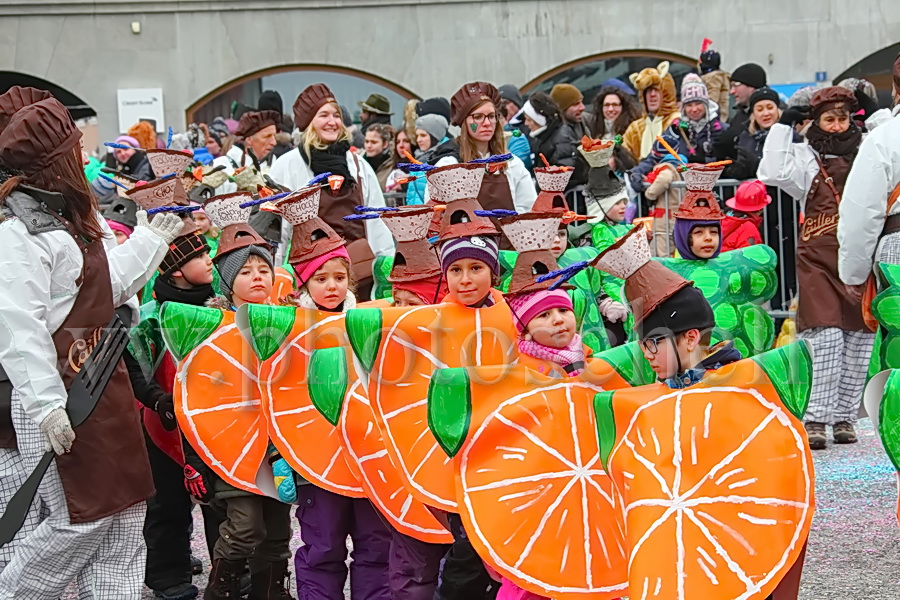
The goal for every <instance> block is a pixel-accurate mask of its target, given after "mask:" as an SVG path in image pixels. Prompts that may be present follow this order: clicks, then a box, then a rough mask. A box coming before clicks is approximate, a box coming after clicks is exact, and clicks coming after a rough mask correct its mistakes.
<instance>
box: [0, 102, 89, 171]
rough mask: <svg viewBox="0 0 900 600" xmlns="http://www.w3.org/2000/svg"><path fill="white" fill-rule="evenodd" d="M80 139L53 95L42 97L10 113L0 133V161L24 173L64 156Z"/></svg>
mask: <svg viewBox="0 0 900 600" xmlns="http://www.w3.org/2000/svg"><path fill="white" fill-rule="evenodd" d="M80 139H81V132H80V131H79V130H78V128H77V127H76V126H75V122H74V121H72V117H71V115H69V111H68V110H66V107H65V106H63V105H62V104H61V103H60V101H59V100H57V99H56V98H53V97H50V98H44V99H43V100H39V101H37V102H35V103H33V104H29V105H28V106H25V107H23V108H21V109H19V110H18V111H16V112H15V114H13V116H12V117H11V118H10V119H9V122H8V123H7V125H6V127H5V128H4V129H3V132H2V134H0V162H2V163H3V164H4V165H6V166H7V167H11V168H13V169H17V170H19V171H22V172H23V173H24V174H25V175H26V176H30V175H34V174H35V173H37V172H38V171H40V170H41V169H44V168H45V167H47V165H50V164H52V163H54V162H55V161H56V160H58V159H59V158H61V157H62V156H65V155H66V153H68V152H70V151H71V150H72V148H74V147H75V146H76V144H78V141H79V140H80Z"/></svg>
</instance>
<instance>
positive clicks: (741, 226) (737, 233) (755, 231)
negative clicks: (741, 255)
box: [722, 215, 763, 252]
mask: <svg viewBox="0 0 900 600" xmlns="http://www.w3.org/2000/svg"><path fill="white" fill-rule="evenodd" d="M761 223H762V218H758V219H754V218H753V217H737V216H733V215H729V216H727V217H725V219H723V220H722V252H728V251H729V250H737V249H738V248H746V247H747V246H754V245H756V244H761V243H762V239H763V238H762V234H761V233H760V232H759V226H760V224H761Z"/></svg>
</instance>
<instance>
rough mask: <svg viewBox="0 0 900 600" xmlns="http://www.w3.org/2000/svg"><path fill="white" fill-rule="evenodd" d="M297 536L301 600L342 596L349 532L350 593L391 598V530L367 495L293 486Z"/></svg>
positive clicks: (359, 598)
mask: <svg viewBox="0 0 900 600" xmlns="http://www.w3.org/2000/svg"><path fill="white" fill-rule="evenodd" d="M297 493H298V496H299V501H300V506H299V507H298V508H297V520H298V521H299V522H300V539H301V540H303V544H304V545H303V546H301V547H300V548H299V549H298V550H297V554H296V556H295V557H294V568H295V569H296V571H297V592H298V595H299V597H300V600H344V583H345V582H346V581H347V536H350V539H352V540H353V552H352V554H351V558H352V559H353V562H352V563H350V597H351V598H352V599H353V600H391V594H390V590H389V589H388V556H389V554H390V547H391V533H390V530H389V529H388V528H387V526H386V525H385V524H384V522H383V521H382V520H381V517H380V516H379V515H378V513H377V512H376V511H375V507H374V506H372V503H371V502H369V500H368V499H367V498H347V497H344V496H339V495H338V494H334V493H332V492H329V491H326V490H323V489H321V488H318V487H316V486H314V485H302V486H299V487H298V488H297Z"/></svg>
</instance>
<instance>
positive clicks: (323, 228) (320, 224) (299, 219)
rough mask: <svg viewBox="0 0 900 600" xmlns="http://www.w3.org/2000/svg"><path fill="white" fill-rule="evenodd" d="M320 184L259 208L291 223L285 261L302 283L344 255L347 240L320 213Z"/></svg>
mask: <svg viewBox="0 0 900 600" xmlns="http://www.w3.org/2000/svg"><path fill="white" fill-rule="evenodd" d="M321 195H322V186H321V185H318V184H316V185H311V186H308V187H305V188H301V189H299V190H297V191H296V192H294V193H292V194H290V195H288V196H285V197H284V198H281V199H279V200H276V201H275V202H272V203H266V204H263V205H262V206H261V207H260V208H261V209H262V210H268V211H272V212H276V213H278V214H280V215H281V216H282V217H284V219H286V220H287V221H288V223H290V224H291V225H292V226H293V233H292V235H291V253H290V255H289V256H288V262H289V263H290V264H291V266H292V267H293V268H294V271H295V272H296V273H297V277H298V278H299V279H300V283H301V285H302V284H304V283H306V281H307V280H308V279H309V278H310V277H311V276H312V274H313V273H315V272H316V269H318V268H319V267H321V266H322V265H323V264H325V263H326V262H327V261H329V260H331V259H332V258H338V257H341V258H346V259H347V260H348V261H349V260H350V255H349V254H348V253H347V248H346V242H345V241H344V238H342V237H341V236H339V235H338V234H337V233H336V232H335V231H334V229H332V228H331V227H330V226H329V225H328V223H326V222H325V221H323V220H322V218H321V217H319V200H320V198H321Z"/></svg>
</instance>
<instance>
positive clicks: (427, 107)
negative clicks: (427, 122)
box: [416, 96, 450, 123]
mask: <svg viewBox="0 0 900 600" xmlns="http://www.w3.org/2000/svg"><path fill="white" fill-rule="evenodd" d="M425 115H441V116H442V117H444V118H445V119H447V122H448V123H449V122H450V101H449V100H447V99H446V98H441V97H440V96H436V97H434V98H427V99H425V100H422V101H421V102H419V103H418V104H417V105H416V116H419V117H424V116H425Z"/></svg>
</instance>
